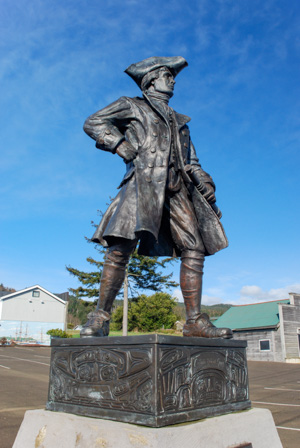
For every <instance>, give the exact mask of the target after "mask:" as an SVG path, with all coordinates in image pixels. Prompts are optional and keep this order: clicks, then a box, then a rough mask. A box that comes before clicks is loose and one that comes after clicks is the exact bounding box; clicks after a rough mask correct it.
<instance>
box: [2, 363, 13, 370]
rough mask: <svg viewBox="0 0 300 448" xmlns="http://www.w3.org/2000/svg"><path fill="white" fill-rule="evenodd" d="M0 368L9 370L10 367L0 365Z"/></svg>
mask: <svg viewBox="0 0 300 448" xmlns="http://www.w3.org/2000/svg"><path fill="white" fill-rule="evenodd" d="M0 367H2V368H3V369H9V370H11V368H10V367H6V366H2V365H1V364H0Z"/></svg>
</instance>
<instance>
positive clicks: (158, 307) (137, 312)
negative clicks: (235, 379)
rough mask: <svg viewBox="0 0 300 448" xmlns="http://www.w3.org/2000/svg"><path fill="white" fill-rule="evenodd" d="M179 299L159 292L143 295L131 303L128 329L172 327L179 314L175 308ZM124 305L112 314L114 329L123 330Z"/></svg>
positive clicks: (151, 329)
mask: <svg viewBox="0 0 300 448" xmlns="http://www.w3.org/2000/svg"><path fill="white" fill-rule="evenodd" d="M176 305H177V299H174V298H172V297H171V296H170V294H166V293H163V292H157V293H155V294H153V295H152V296H146V295H144V294H143V295H141V296H139V297H138V298H137V299H136V300H135V301H134V302H132V301H131V302H130V303H129V307H128V308H129V309H128V330H129V331H132V330H134V329H138V330H139V331H155V330H159V329H161V328H172V327H173V325H174V324H175V322H176V320H177V318H178V316H177V315H176V314H175V312H174V310H175V307H176ZM122 321H123V307H121V306H119V307H118V308H117V309H116V310H115V312H114V313H113V315H112V325H111V329H112V330H121V328H122Z"/></svg>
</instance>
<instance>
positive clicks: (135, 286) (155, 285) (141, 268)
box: [66, 247, 178, 298]
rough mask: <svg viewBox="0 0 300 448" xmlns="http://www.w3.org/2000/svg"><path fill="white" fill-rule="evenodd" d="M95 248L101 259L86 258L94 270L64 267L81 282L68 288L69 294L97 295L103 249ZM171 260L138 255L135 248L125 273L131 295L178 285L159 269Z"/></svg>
mask: <svg viewBox="0 0 300 448" xmlns="http://www.w3.org/2000/svg"><path fill="white" fill-rule="evenodd" d="M97 250H98V251H99V252H100V254H101V256H102V261H96V260H95V259H94V258H92V257H88V258H87V259H86V260H87V262H88V263H90V264H91V265H92V266H93V267H96V268H97V269H96V270H93V271H92V272H85V271H80V270H79V269H76V268H73V267H71V266H67V267H66V269H67V271H68V272H69V273H70V274H71V275H73V276H74V277H77V279H78V281H79V282H80V283H81V284H82V285H81V286H79V287H78V288H76V289H74V288H70V292H71V294H73V295H75V296H76V297H78V298H82V297H87V298H93V297H98V296H99V286H100V281H101V274H102V268H103V264H104V260H103V255H104V253H105V249H103V248H102V247H101V248H100V249H99V248H97ZM173 260H174V259H173V258H164V259H163V260H161V261H159V259H158V257H146V256H143V255H138V253H137V250H135V251H134V253H133V254H132V256H131V257H130V260H129V264H128V273H127V275H128V283H129V289H130V292H131V296H132V297H134V296H137V295H138V292H139V291H140V290H145V289H147V290H151V291H162V289H163V288H167V289H170V288H175V287H176V286H178V283H176V282H175V281H173V280H171V278H172V276H173V274H172V273H171V274H168V275H163V273H162V271H161V270H159V268H161V269H164V268H165V267H166V265H168V264H169V263H172V262H173Z"/></svg>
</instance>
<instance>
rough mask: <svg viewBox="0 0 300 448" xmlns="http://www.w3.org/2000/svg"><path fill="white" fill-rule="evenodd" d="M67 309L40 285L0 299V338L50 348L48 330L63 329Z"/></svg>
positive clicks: (58, 298)
mask: <svg viewBox="0 0 300 448" xmlns="http://www.w3.org/2000/svg"><path fill="white" fill-rule="evenodd" d="M62 296H67V294H65V295H62ZM67 307H68V302H67V300H63V299H62V298H61V297H59V296H57V295H54V294H52V293H51V292H49V291H47V290H46V289H44V288H42V287H41V286H39V285H35V286H31V287H30V288H26V289H23V290H21V291H16V292H13V293H10V294H7V295H4V296H2V297H0V338H2V337H6V338H9V339H10V338H11V339H13V340H21V341H25V340H27V341H28V340H32V341H36V342H37V343H39V344H49V343H50V336H49V335H47V331H48V330H50V329H53V328H60V329H61V330H65V329H66V318H67Z"/></svg>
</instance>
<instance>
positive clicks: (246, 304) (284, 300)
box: [232, 299, 290, 308]
mask: <svg viewBox="0 0 300 448" xmlns="http://www.w3.org/2000/svg"><path fill="white" fill-rule="evenodd" d="M289 301H290V299H279V300H266V301H265V302H256V303H245V304H244V305H232V307H235V308H238V307H242V306H252V305H263V304H264V303H275V302H277V303H278V302H289Z"/></svg>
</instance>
